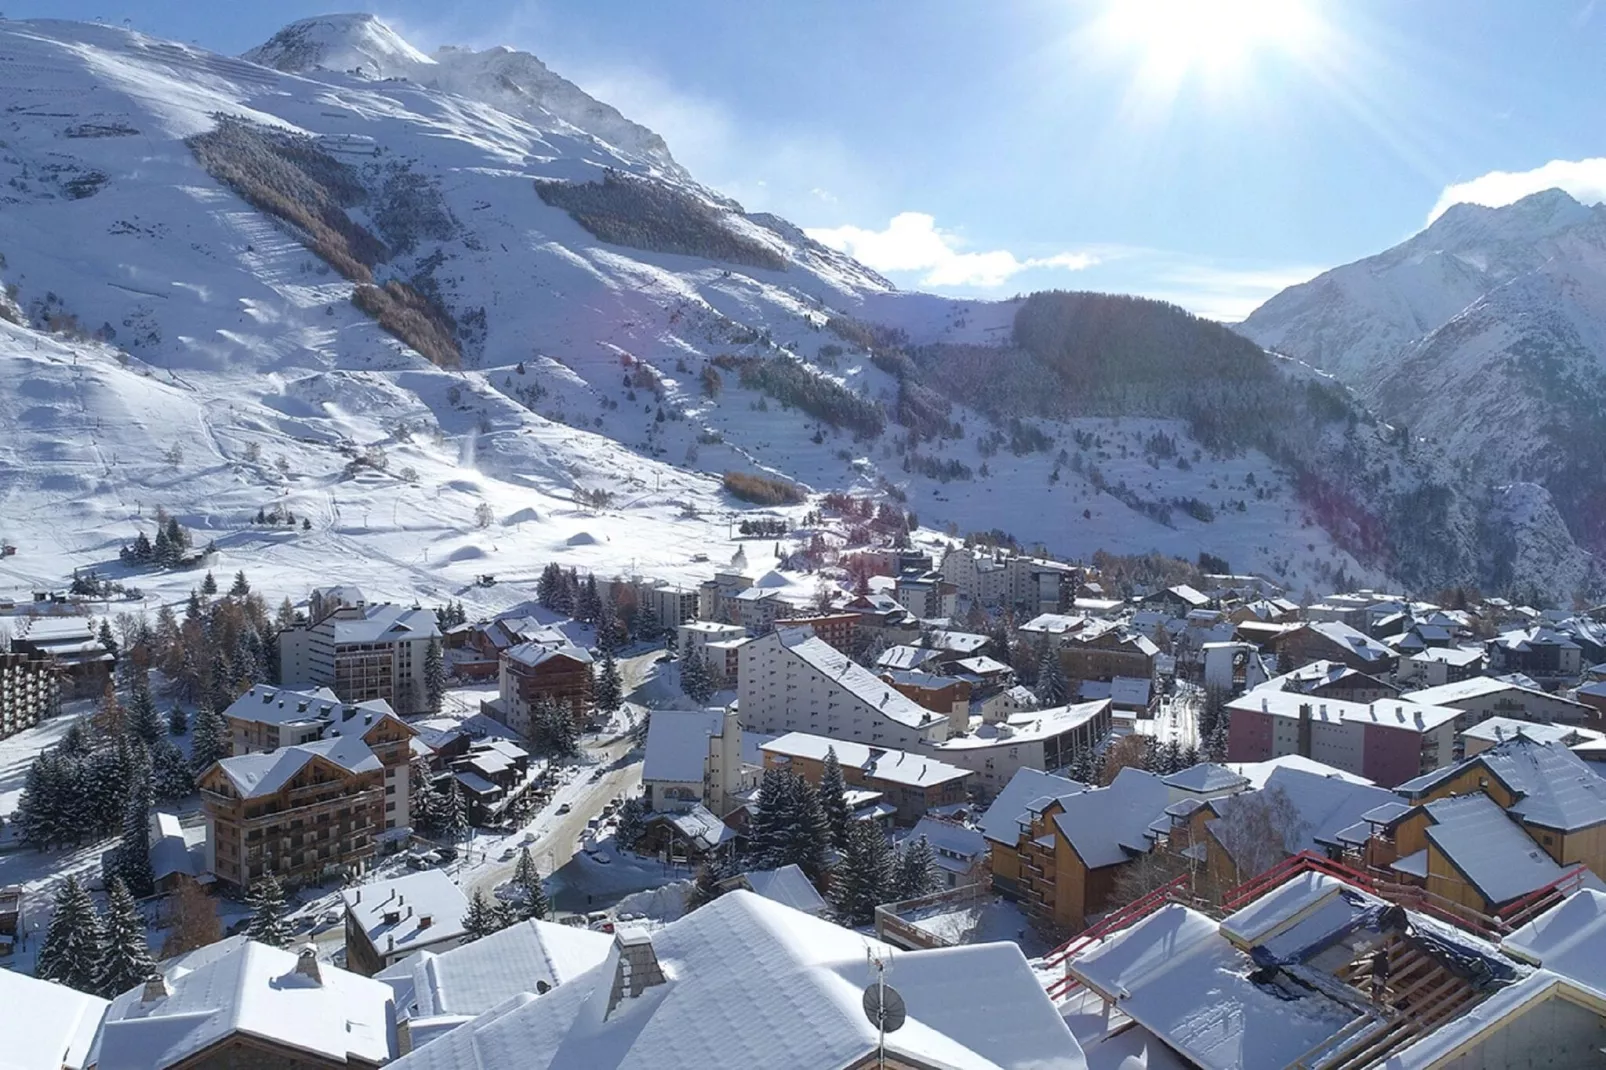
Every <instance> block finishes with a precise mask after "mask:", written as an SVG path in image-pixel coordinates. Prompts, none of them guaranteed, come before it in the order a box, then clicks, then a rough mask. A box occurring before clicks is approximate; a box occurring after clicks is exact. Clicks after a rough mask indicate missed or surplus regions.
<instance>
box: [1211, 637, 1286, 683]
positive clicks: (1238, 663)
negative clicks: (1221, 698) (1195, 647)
mask: <svg viewBox="0 0 1606 1070" xmlns="http://www.w3.org/2000/svg"><path fill="white" fill-rule="evenodd" d="M1199 651H1200V654H1201V656H1202V657H1203V660H1204V685H1205V686H1206V687H1213V688H1217V689H1219V690H1221V691H1223V692H1226V693H1227V694H1233V695H1236V694H1238V693H1239V692H1242V691H1247V690H1248V689H1249V688H1252V687H1259V686H1260V685H1261V684H1263V683H1265V682H1266V680H1267V679H1269V678H1270V676H1271V673H1270V671H1269V670H1268V668H1267V665H1266V662H1265V660H1264V659H1263V657H1262V656H1261V653H1260V648H1259V647H1257V646H1256V645H1255V644H1254V643H1245V642H1242V641H1240V640H1229V641H1226V642H1220V643H1204V644H1202V645H1201V646H1200V648H1199Z"/></svg>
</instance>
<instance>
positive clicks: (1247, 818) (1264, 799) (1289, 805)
mask: <svg viewBox="0 0 1606 1070" xmlns="http://www.w3.org/2000/svg"><path fill="white" fill-rule="evenodd" d="M1221 805H1222V808H1223V809H1224V810H1225V811H1226V812H1225V813H1224V814H1223V815H1222V816H1221V817H1219V818H1217V819H1216V821H1215V823H1214V824H1213V825H1211V827H1210V828H1211V831H1212V832H1213V833H1215V836H1216V839H1217V841H1218V842H1220V844H1221V846H1222V849H1223V850H1225V851H1226V852H1227V857H1228V858H1229V859H1230V860H1231V861H1232V865H1233V871H1234V875H1235V877H1236V879H1237V880H1238V881H1239V882H1242V881H1246V880H1248V879H1249V878H1251V877H1254V876H1257V875H1259V874H1261V873H1264V872H1265V871H1266V870H1268V869H1270V868H1271V867H1272V866H1275V865H1276V864H1277V863H1278V862H1281V861H1282V860H1283V859H1285V858H1287V857H1288V856H1289V855H1292V854H1295V853H1297V852H1298V851H1299V849H1300V844H1301V843H1302V842H1303V841H1304V839H1305V833H1306V831H1307V830H1308V829H1309V827H1310V825H1309V823H1308V822H1307V821H1306V820H1305V819H1304V818H1303V817H1301V816H1300V813H1299V809H1298V807H1296V806H1295V805H1294V800H1293V799H1291V798H1289V795H1288V793H1287V792H1286V791H1284V790H1283V789H1282V788H1281V787H1277V786H1273V787H1269V788H1262V789H1261V790H1260V791H1250V792H1245V793H1244V794H1242V795H1235V796H1233V797H1231V798H1230V799H1226V800H1223V801H1222V804H1221Z"/></svg>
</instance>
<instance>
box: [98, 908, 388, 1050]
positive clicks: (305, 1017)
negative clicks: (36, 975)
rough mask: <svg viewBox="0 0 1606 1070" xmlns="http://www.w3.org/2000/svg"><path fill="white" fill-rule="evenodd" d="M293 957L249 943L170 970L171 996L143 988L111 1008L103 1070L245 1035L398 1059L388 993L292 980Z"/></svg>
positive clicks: (333, 974)
mask: <svg viewBox="0 0 1606 1070" xmlns="http://www.w3.org/2000/svg"><path fill="white" fill-rule="evenodd" d="M296 964H297V956H296V953H295V952H291V951H283V950H280V949H279V948H276V947H269V946H268V945H266V944H259V943H256V942H255V941H250V940H247V941H243V942H241V943H240V944H238V945H236V946H235V947H233V948H231V949H230V950H228V951H227V952H225V953H224V954H222V955H220V956H217V957H215V958H213V959H211V960H210V961H207V962H205V963H204V964H202V965H199V966H197V967H196V968H195V969H193V970H189V971H185V970H182V969H175V968H172V967H169V968H168V969H167V971H166V973H165V977H166V980H167V987H168V995H166V996H163V997H160V998H158V999H156V1000H154V1001H152V1002H149V1003H147V1002H144V1001H143V998H142V997H143V995H144V989H143V988H135V989H131V990H130V991H128V992H124V993H123V994H122V995H120V996H118V997H117V998H116V999H114V1000H113V1001H112V1004H111V1007H110V1008H109V1009H108V1010H107V1012H106V1019H105V1024H104V1025H103V1026H102V1028H101V1032H100V1036H99V1037H98V1038H97V1039H96V1042H95V1051H94V1053H93V1054H92V1056H91V1061H92V1062H93V1063H95V1065H96V1067H97V1070H160V1068H162V1067H167V1066H172V1065H173V1064H175V1063H177V1062H180V1061H182V1060H185V1059H188V1058H190V1057H191V1056H193V1055H194V1054H196V1053H197V1052H200V1051H203V1050H204V1049H206V1048H209V1047H211V1046H212V1045H213V1044H216V1043H218V1042H219V1041H222V1040H225V1039H227V1038H228V1037H231V1036H235V1035H238V1034H243V1035H245V1036H250V1037H256V1038H259V1039H261V1040H266V1041H269V1042H271V1043H274V1044H278V1045H283V1046H286V1047H290V1048H295V1049H297V1050H299V1051H304V1052H308V1053H311V1054H312V1055H315V1056H317V1057H319V1058H321V1059H328V1060H333V1061H335V1062H346V1061H347V1060H348V1059H350V1058H356V1059H361V1060H363V1061H365V1062H368V1063H374V1064H378V1063H383V1062H387V1061H389V1060H390V1058H391V1057H392V1056H393V1055H394V1054H395V1052H394V1042H393V1039H392V1038H393V1035H394V1027H393V1022H392V1019H393V1015H392V1013H391V1004H390V1000H391V990H390V987H389V986H388V985H386V984H385V983H384V982H382V981H376V980H373V979H372V978H368V977H360V976H358V975H357V974H354V973H348V972H346V971H345V970H342V969H338V968H337V967H335V966H333V965H331V964H329V963H327V962H322V963H319V964H318V972H319V974H320V977H321V981H314V980H313V979H311V978H309V977H307V976H305V975H303V974H300V973H297V972H296Z"/></svg>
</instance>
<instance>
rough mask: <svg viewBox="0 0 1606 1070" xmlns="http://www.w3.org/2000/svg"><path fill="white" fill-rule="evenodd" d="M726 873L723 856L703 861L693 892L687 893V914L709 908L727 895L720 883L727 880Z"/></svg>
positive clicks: (695, 879) (699, 867)
mask: <svg viewBox="0 0 1606 1070" xmlns="http://www.w3.org/2000/svg"><path fill="white" fill-rule="evenodd" d="M727 876H728V875H727V874H726V873H725V872H724V864H723V856H714V857H709V858H705V859H703V862H702V865H700V866H698V867H697V875H696V877H695V878H693V880H692V886H691V890H690V891H688V892H687V893H686V913H688V914H690V913H691V912H692V911H694V910H696V909H697V908H698V907H702V906H707V905H708V904H709V903H712V902H713V901H714V900H716V899H718V898H719V897H720V896H722V895H724V894H725V889H723V888H721V887H720V883H721V882H722V881H724V880H726V879H727Z"/></svg>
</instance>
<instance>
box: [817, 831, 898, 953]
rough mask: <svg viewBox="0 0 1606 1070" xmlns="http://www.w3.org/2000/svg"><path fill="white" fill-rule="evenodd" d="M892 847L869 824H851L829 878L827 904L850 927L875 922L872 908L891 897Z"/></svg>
mask: <svg viewBox="0 0 1606 1070" xmlns="http://www.w3.org/2000/svg"><path fill="white" fill-rule="evenodd" d="M895 894H896V893H895V891H894V872H893V858H892V848H891V847H890V846H889V845H888V844H887V838H886V836H884V835H882V832H881V829H880V828H878V827H877V826H876V824H875V822H873V821H855V822H854V823H853V827H852V828H851V829H850V830H849V831H848V843H847V847H846V848H845V849H844V850H843V852H842V860H841V861H840V862H838V863H837V866H836V870H835V871H834V872H833V873H832V876H831V905H832V906H833V907H834V908H835V910H836V916H837V920H838V921H840V922H841V923H842V924H844V925H847V926H850V927H858V926H861V925H869V924H870V923H871V922H873V921H875V908H876V907H877V906H879V905H881V904H882V903H886V902H890V901H891V900H892V898H893V896H894V895H895Z"/></svg>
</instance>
